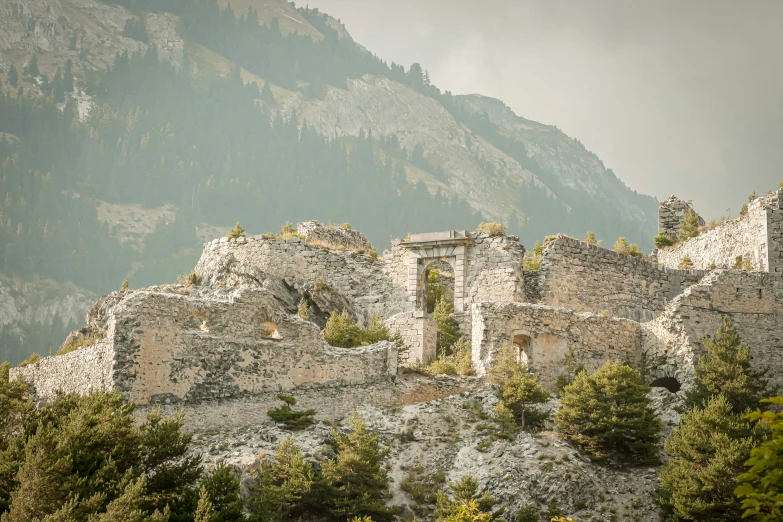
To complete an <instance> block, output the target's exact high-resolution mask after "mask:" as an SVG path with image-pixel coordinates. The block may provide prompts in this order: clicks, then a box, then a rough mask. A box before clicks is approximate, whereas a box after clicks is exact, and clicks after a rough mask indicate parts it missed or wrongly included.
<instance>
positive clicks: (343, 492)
mask: <svg viewBox="0 0 783 522" xmlns="http://www.w3.org/2000/svg"><path fill="white" fill-rule="evenodd" d="M350 426H351V432H350V433H349V434H348V435H343V434H341V433H338V432H337V431H336V430H332V437H333V438H334V441H335V443H334V445H335V448H336V450H337V458H336V459H335V460H330V461H328V462H326V463H324V465H323V468H322V469H323V471H322V473H323V479H324V481H325V484H326V491H327V492H328V498H329V499H330V500H329V507H328V509H329V512H330V513H331V515H332V517H334V518H336V519H340V520H345V519H346V518H351V517H356V516H370V517H372V519H373V520H375V521H385V520H391V519H392V514H391V511H390V510H389V509H388V508H387V507H386V506H385V505H384V499H385V497H386V493H387V490H388V486H389V479H388V477H387V474H386V469H385V468H384V467H383V459H384V458H385V457H386V455H388V453H389V450H384V449H381V446H380V437H379V436H378V434H377V433H374V432H372V431H371V430H370V429H369V428H367V425H366V423H365V422H364V419H363V418H362V417H361V416H360V415H358V414H357V413H355V412H354V413H353V414H351V419H350Z"/></svg>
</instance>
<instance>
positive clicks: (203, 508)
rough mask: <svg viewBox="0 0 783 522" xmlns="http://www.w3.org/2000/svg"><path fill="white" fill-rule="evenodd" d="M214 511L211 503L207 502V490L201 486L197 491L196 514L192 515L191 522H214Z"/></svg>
mask: <svg viewBox="0 0 783 522" xmlns="http://www.w3.org/2000/svg"><path fill="white" fill-rule="evenodd" d="M214 519H215V511H214V510H213V509H212V502H210V501H209V495H207V489H206V488H205V487H204V486H201V489H199V491H198V504H197V505H196V512H195V513H193V522H214Z"/></svg>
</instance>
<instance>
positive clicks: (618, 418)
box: [555, 362, 661, 464]
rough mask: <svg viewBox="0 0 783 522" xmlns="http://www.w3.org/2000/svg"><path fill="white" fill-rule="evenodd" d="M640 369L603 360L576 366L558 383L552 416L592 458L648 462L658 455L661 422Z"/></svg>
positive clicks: (655, 460)
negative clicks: (592, 367) (590, 369)
mask: <svg viewBox="0 0 783 522" xmlns="http://www.w3.org/2000/svg"><path fill="white" fill-rule="evenodd" d="M649 390H650V387H649V385H647V383H646V382H645V381H644V379H643V378H642V376H641V374H640V373H639V372H638V371H636V370H634V369H633V368H631V367H630V366H627V365H624V364H621V363H619V362H608V363H606V364H604V366H602V367H601V368H600V369H599V370H598V371H596V372H595V373H593V374H592V375H588V374H587V372H580V373H578V374H577V375H576V376H575V377H574V381H573V382H572V383H571V384H569V385H568V386H566V387H565V388H563V392H562V394H561V407H560V410H558V412H557V413H556V414H555V422H556V423H557V425H558V427H559V428H560V430H561V431H562V432H563V433H564V434H565V436H566V437H568V438H569V439H571V440H573V441H574V442H576V443H577V444H579V445H580V446H582V447H583V448H584V450H585V451H586V452H587V453H588V454H589V455H590V456H591V457H592V458H593V459H595V460H606V459H608V458H609V457H610V456H617V457H621V458H628V459H630V460H631V461H633V462H637V463H641V464H648V463H654V462H657V461H658V451H657V448H656V445H657V444H658V441H659V440H660V436H661V423H660V420H659V419H658V417H657V416H656V414H655V411H654V410H653V409H652V407H651V406H650V399H648V398H647V392H648V391H649Z"/></svg>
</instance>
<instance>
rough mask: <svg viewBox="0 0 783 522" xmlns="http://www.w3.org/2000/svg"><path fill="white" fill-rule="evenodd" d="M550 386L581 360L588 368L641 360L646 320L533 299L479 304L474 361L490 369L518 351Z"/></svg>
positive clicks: (479, 367)
mask: <svg viewBox="0 0 783 522" xmlns="http://www.w3.org/2000/svg"><path fill="white" fill-rule="evenodd" d="M515 342H516V343H518V346H519V348H518V349H519V354H518V356H519V357H520V358H522V359H523V360H526V361H527V363H528V365H529V367H530V369H531V370H532V371H534V372H537V373H538V374H539V376H540V378H541V382H542V384H543V385H544V386H546V387H547V388H550V389H551V388H553V387H554V385H555V383H556V381H557V377H558V376H559V375H566V374H567V373H568V372H569V371H573V369H574V368H575V367H576V366H578V365H580V364H581V365H584V367H585V369H586V370H587V371H588V372H593V371H595V370H597V369H598V368H600V367H601V366H602V365H603V364H604V363H605V362H607V361H622V362H629V363H631V364H633V365H636V366H638V365H639V364H640V362H641V325H640V324H639V323H637V322H635V321H629V320H626V319H617V318H613V317H607V316H603V315H600V314H593V313H576V312H572V311H570V310H565V309H563V308H554V307H551V306H542V305H535V304H530V303H481V304H476V305H474V306H473V366H474V369H475V370H476V371H477V372H478V373H479V374H483V373H486V372H487V371H488V370H489V369H490V368H491V367H492V366H493V365H494V364H495V363H496V361H497V358H498V356H499V355H500V353H501V352H502V351H503V350H509V349H511V350H513V349H514V344H515Z"/></svg>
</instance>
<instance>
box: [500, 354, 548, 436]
mask: <svg viewBox="0 0 783 522" xmlns="http://www.w3.org/2000/svg"><path fill="white" fill-rule="evenodd" d="M490 375H491V378H492V382H493V383H494V384H497V385H498V386H500V397H501V398H502V399H503V402H504V403H505V405H506V406H507V407H508V408H509V409H511V411H512V412H514V414H515V416H516V420H517V423H518V424H519V425H520V426H521V427H522V428H524V427H525V425H526V419H525V412H526V410H527V408H528V406H529V405H531V404H540V403H542V402H545V401H546V400H547V399H548V398H549V393H548V392H546V391H545V390H544V389H543V388H541V383H539V382H538V375H530V374H529V373H528V368H527V365H526V364H524V363H522V362H519V361H517V360H516V358H515V357H514V355H513V354H512V353H511V352H510V351H509V350H504V351H503V353H502V354H501V355H500V358H499V360H498V363H497V364H496V365H495V366H494V367H493V368H492V370H491V371H490ZM534 420H535V421H536V423H537V422H538V421H540V420H542V419H539V418H538V416H534Z"/></svg>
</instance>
